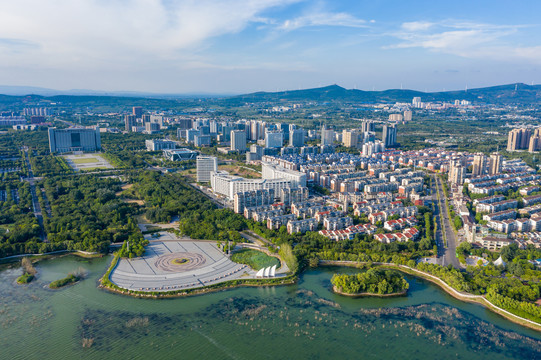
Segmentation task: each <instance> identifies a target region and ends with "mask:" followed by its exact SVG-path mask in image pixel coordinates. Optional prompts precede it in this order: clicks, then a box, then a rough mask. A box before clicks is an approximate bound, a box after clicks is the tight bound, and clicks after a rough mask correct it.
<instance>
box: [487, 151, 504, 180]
mask: <svg viewBox="0 0 541 360" xmlns="http://www.w3.org/2000/svg"><path fill="white" fill-rule="evenodd" d="M501 171H502V156H501V155H500V154H498V153H494V154H491V155H490V171H489V174H490V175H496V174H499V173H500V172H501Z"/></svg>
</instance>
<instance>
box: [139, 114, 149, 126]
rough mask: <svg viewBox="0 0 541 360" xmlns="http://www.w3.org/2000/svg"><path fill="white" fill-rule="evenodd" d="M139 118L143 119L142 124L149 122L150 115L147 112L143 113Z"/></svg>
mask: <svg viewBox="0 0 541 360" xmlns="http://www.w3.org/2000/svg"><path fill="white" fill-rule="evenodd" d="M141 120H142V121H143V124H146V123H149V122H151V121H150V115H149V114H143V115H141Z"/></svg>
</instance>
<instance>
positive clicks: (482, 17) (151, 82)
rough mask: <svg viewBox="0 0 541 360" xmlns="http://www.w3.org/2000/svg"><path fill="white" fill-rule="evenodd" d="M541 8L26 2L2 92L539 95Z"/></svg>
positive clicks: (7, 21)
mask: <svg viewBox="0 0 541 360" xmlns="http://www.w3.org/2000/svg"><path fill="white" fill-rule="evenodd" d="M539 10H541V4H539V3H537V2H533V1H527V2H521V3H518V4H512V5H511V4H508V3H506V2H503V1H491V2H488V1H478V2H475V3H473V4H472V3H467V2H465V1H455V2H453V3H452V4H433V3H428V2H425V1H412V2H408V3H407V4H405V3H401V2H398V1H375V2H354V1H339V2H330V1H317V2H307V1H295V0H268V1H249V0H245V1H227V2H225V1H199V2H191V1H173V0H170V1H162V2H148V1H140V0H134V1H122V2H109V3H105V2H99V1H78V2H73V1H67V0H56V1H54V2H47V3H43V2H38V1H35V0H24V1H18V2H13V3H8V4H4V5H3V9H2V12H1V13H0V20H1V21H0V30H1V31H2V34H3V35H2V37H1V38H0V52H1V54H2V56H1V57H0V74H1V76H2V79H3V82H4V84H3V85H13V86H38V87H45V88H54V89H59V90H68V89H93V90H103V91H142V92H155V93H216V94H220V93H224V94H234V93H247V92H253V91H260V90H263V91H276V90H294V89H299V88H313V87H319V86H324V85H329V84H339V85H341V86H343V87H346V88H357V89H362V90H373V89H375V90H384V89H390V88H404V89H415V90H420V91H442V90H457V89H463V88H465V87H469V88H473V87H483V86H491V85H499V84H506V83H515V82H524V83H527V84H531V83H535V84H538V83H539V82H540V80H539V79H540V76H539V75H540V70H539V65H540V64H541V56H540V55H541V44H539V41H538V38H539V36H537V35H538V34H539V27H540V24H539V20H538V19H537V17H536V14H537V13H539ZM44 14H45V15H46V16H44Z"/></svg>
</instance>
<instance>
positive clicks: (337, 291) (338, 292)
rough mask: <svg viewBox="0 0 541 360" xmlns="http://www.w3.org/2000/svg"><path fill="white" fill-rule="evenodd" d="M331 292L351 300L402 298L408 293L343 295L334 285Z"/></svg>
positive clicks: (405, 291)
mask: <svg viewBox="0 0 541 360" xmlns="http://www.w3.org/2000/svg"><path fill="white" fill-rule="evenodd" d="M332 291H333V292H334V293H335V294H338V295H342V296H349V297H352V298H360V297H381V298H385V297H396V296H404V295H406V294H407V293H408V290H403V291H400V292H396V293H391V294H373V293H368V292H365V293H355V294H349V293H345V292H343V291H340V290H338V288H337V287H336V286H334V285H333V287H332Z"/></svg>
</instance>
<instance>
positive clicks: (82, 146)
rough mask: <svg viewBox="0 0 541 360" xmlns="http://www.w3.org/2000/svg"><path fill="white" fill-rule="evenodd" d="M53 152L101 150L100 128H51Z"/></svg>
mask: <svg viewBox="0 0 541 360" xmlns="http://www.w3.org/2000/svg"><path fill="white" fill-rule="evenodd" d="M49 150H50V151H51V153H64V152H71V151H99V150H101V138H100V129H99V128H98V127H95V128H68V129H57V128H49Z"/></svg>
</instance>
